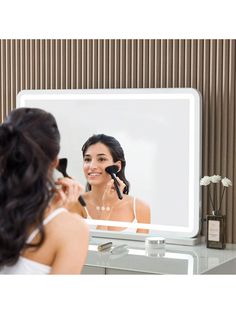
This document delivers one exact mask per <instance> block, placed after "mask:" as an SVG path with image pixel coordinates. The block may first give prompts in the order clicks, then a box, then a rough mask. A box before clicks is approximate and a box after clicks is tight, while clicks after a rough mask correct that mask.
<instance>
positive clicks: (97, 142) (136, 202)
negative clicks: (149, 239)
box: [80, 134, 150, 233]
mask: <svg viewBox="0 0 236 314" xmlns="http://www.w3.org/2000/svg"><path fill="white" fill-rule="evenodd" d="M82 152H83V159H84V165H83V168H84V174H85V177H86V179H87V189H86V190H87V192H86V193H85V194H84V195H83V198H84V200H85V202H86V207H85V208H82V206H81V208H80V211H81V215H82V216H83V217H86V218H91V219H103V220H114V221H122V222H130V223H131V222H132V223H147V224H149V223H150V208H149V206H148V205H147V204H146V203H144V202H143V201H142V200H140V199H137V198H134V197H132V196H129V195H128V193H129V182H128V181H127V179H126V177H125V166H126V161H125V157H124V152H123V149H122V147H121V145H120V143H119V142H118V141H117V140H116V139H115V138H114V137H112V136H107V135H104V134H98V135H93V136H92V137H90V138H89V139H88V140H87V141H86V143H85V144H84V145H83V147H82ZM111 165H116V166H117V167H118V173H117V174H116V176H117V180H118V183H119V185H120V191H122V193H123V198H122V199H121V200H120V199H119V198H118V196H117V193H116V190H115V188H114V181H113V180H112V179H111V176H110V175H109V174H108V173H107V172H106V171H105V168H106V167H108V166H111ZM97 229H102V230H110V231H125V232H127V231H130V230H131V231H134V229H133V228H126V227H113V226H97ZM136 232H139V233H148V229H140V228H138V229H137V230H136Z"/></svg>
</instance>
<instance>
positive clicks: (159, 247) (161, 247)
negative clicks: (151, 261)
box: [145, 237, 166, 257]
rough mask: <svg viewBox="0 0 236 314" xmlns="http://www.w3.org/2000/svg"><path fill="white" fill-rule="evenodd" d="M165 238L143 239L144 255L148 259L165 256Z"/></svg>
mask: <svg viewBox="0 0 236 314" xmlns="http://www.w3.org/2000/svg"><path fill="white" fill-rule="evenodd" d="M165 242H166V240H165V238H162V237H148V238H146V239H145V250H146V255H147V256H150V257H162V256H164V255H165Z"/></svg>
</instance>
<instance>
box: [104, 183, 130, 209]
mask: <svg viewBox="0 0 236 314" xmlns="http://www.w3.org/2000/svg"><path fill="white" fill-rule="evenodd" d="M116 179H117V181H118V184H119V189H120V191H121V194H123V191H124V188H125V184H124V182H123V181H121V180H120V178H118V177H116ZM118 199H119V198H118V195H117V193H116V189H115V185H114V180H113V179H112V180H110V181H109V182H108V183H107V186H106V189H105V191H104V193H103V197H102V203H103V205H104V206H108V207H113V206H114V204H115V202H116V201H117V200H118Z"/></svg>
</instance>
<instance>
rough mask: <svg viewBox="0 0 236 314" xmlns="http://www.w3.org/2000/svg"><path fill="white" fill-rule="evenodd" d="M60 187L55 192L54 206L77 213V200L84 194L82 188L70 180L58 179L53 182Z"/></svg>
mask: <svg viewBox="0 0 236 314" xmlns="http://www.w3.org/2000/svg"><path fill="white" fill-rule="evenodd" d="M55 184H56V185H59V186H61V188H60V189H58V190H57V194H56V196H55V198H54V205H55V206H57V207H65V208H67V209H68V210H70V211H72V212H77V207H78V205H79V204H78V198H79V196H80V195H81V194H83V193H84V187H83V186H82V185H81V184H80V183H79V182H77V181H75V180H73V179H70V178H60V179H58V180H57V181H56V182H55Z"/></svg>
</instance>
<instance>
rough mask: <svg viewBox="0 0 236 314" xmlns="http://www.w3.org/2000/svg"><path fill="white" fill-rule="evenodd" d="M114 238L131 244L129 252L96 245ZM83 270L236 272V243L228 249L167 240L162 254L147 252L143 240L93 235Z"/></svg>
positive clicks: (119, 241) (189, 272) (149, 272)
mask: <svg viewBox="0 0 236 314" xmlns="http://www.w3.org/2000/svg"><path fill="white" fill-rule="evenodd" d="M108 241H111V242H112V243H113V247H114V246H117V245H120V244H127V245H128V252H126V253H124V254H120V255H113V254H111V253H110V251H104V252H99V251H98V250H97V246H98V245H99V244H102V243H106V242H108ZM82 274H172V275H175V274H189V275H192V274H236V244H228V245H227V247H226V249H224V250H217V249H207V248H206V245H205V243H202V244H198V245H195V246H186V245H173V244H166V247H165V251H164V252H163V250H162V251H161V252H160V255H159V256H154V257H150V256H147V252H146V250H145V245H144V242H139V241H130V240H119V239H104V238H92V239H91V241H90V245H89V252H88V256H87V260H86V263H85V266H84V268H83V271H82Z"/></svg>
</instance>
